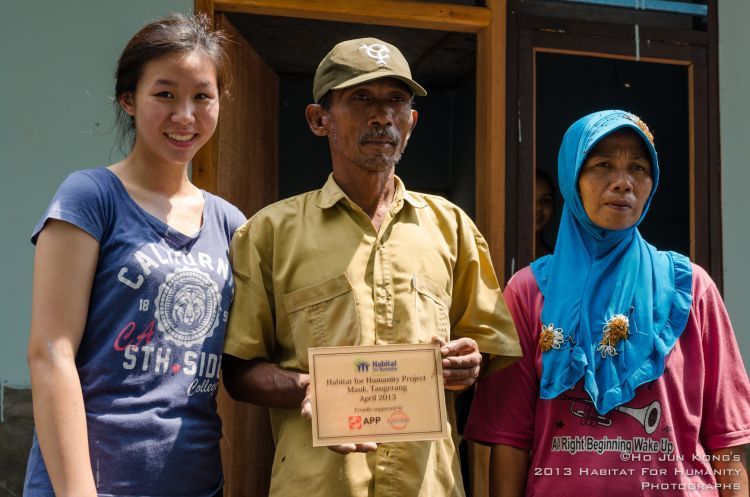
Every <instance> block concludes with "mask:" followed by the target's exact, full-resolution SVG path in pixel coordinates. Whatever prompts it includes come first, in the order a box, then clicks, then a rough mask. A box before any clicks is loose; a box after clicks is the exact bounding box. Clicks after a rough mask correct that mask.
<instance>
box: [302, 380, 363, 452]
mask: <svg viewBox="0 0 750 497" xmlns="http://www.w3.org/2000/svg"><path fill="white" fill-rule="evenodd" d="M300 414H302V417H303V418H305V419H312V387H311V386H310V385H309V384H308V385H307V391H306V392H305V398H304V399H302V406H301V409H300ZM328 449H329V450H332V451H333V452H337V453H339V454H343V455H346V454H351V453H352V452H372V451H374V450H377V449H378V444H377V443H375V442H364V443H361V444H342V445H329V446H328Z"/></svg>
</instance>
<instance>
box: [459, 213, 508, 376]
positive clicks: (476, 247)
mask: <svg viewBox="0 0 750 497" xmlns="http://www.w3.org/2000/svg"><path fill="white" fill-rule="evenodd" d="M463 221H464V222H462V223H461V227H460V228H459V229H460V230H461V233H460V239H459V244H460V245H459V251H458V257H457V261H456V266H455V270H454V275H453V294H452V302H451V308H450V321H451V335H452V337H454V338H455V337H469V338H473V339H474V340H476V342H477V345H478V346H479V350H480V351H481V352H483V353H487V354H490V367H489V371H490V372H491V371H495V370H497V369H500V368H502V367H505V366H507V365H508V364H511V363H513V362H514V361H516V360H517V359H518V357H520V356H521V347H520V346H519V344H518V334H517V333H516V328H515V326H514V325H513V320H512V318H511V316H510V314H509V312H508V307H507V306H506V305H505V301H504V300H503V294H502V291H501V289H500V284H499V283H498V282H497V276H495V270H494V268H493V267H492V259H491V258H490V251H489V247H488V246H487V242H486V241H485V240H484V237H483V236H482V234H481V233H479V230H478V229H477V228H476V226H474V223H472V222H471V220H470V219H468V217H466V218H465V219H464V220H463Z"/></svg>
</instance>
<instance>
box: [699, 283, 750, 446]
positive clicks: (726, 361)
mask: <svg viewBox="0 0 750 497" xmlns="http://www.w3.org/2000/svg"><path fill="white" fill-rule="evenodd" d="M701 272H702V271H701ZM702 273H703V272H702ZM702 277H704V278H706V279H709V277H708V275H706V274H705V273H703V274H702ZM693 306H694V311H695V312H696V314H697V317H698V319H700V323H701V332H702V335H703V356H704V361H705V368H706V373H705V375H706V377H705V393H704V396H703V416H702V422H701V435H700V436H701V442H702V444H703V446H704V447H705V448H706V449H707V450H716V449H723V448H726V447H734V446H737V445H742V444H746V443H749V442H750V385H748V378H747V373H746V372H745V367H744V365H743V363H742V356H741V355H740V352H739V348H738V347H737V341H736V339H735V336H734V332H733V331H732V325H731V323H730V322H729V316H728V315H727V311H726V308H725V307H724V302H723V301H722V299H721V295H720V294H719V290H718V289H717V288H716V285H714V283H713V282H712V281H710V283H709V285H708V288H707V289H706V291H705V293H704V294H703V295H702V296H701V298H700V299H699V300H698V301H697V302H694V304H693Z"/></svg>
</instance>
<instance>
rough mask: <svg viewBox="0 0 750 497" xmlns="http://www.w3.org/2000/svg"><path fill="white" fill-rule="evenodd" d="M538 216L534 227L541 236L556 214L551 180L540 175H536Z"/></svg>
mask: <svg viewBox="0 0 750 497" xmlns="http://www.w3.org/2000/svg"><path fill="white" fill-rule="evenodd" d="M534 189H535V191H536V215H535V220H534V226H535V231H536V234H537V235H538V234H540V233H541V232H542V231H544V228H546V227H547V225H548V224H549V222H550V220H551V219H552V214H554V212H555V196H554V194H553V192H552V185H551V184H550V182H549V180H548V179H547V178H545V177H544V176H541V175H539V174H537V175H536V185H535V188H534Z"/></svg>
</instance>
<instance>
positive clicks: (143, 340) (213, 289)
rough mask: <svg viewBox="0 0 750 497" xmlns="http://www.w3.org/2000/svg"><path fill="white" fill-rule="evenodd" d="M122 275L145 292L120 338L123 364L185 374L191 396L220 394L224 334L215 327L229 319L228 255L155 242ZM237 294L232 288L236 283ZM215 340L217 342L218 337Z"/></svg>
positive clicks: (134, 369) (142, 369)
mask: <svg viewBox="0 0 750 497" xmlns="http://www.w3.org/2000/svg"><path fill="white" fill-rule="evenodd" d="M132 260H133V261H134V262H135V263H136V264H134V265H132V266H124V267H122V268H121V269H120V270H119V272H118V274H117V279H118V281H119V282H120V283H122V284H124V285H125V286H127V287H129V288H130V289H132V290H133V291H136V292H139V294H140V295H139V298H138V301H137V302H138V306H137V309H136V310H137V313H138V314H137V315H136V316H133V317H131V318H130V319H131V320H130V321H129V322H128V323H127V324H125V326H123V327H122V328H121V329H120V330H119V332H118V333H117V336H116V338H115V341H114V350H115V351H118V352H122V354H123V355H122V359H123V360H122V363H121V364H122V368H123V369H124V370H126V371H131V372H132V373H136V374H143V373H146V374H156V375H172V376H175V375H179V376H185V377H188V378H189V379H190V381H189V382H188V383H187V384H185V387H184V388H185V391H186V394H187V396H188V397H191V396H193V395H195V394H209V395H213V394H215V393H216V390H217V388H218V384H219V372H220V369H221V345H220V343H219V342H217V343H213V340H219V341H221V337H218V338H216V337H215V336H214V333H215V330H216V329H218V326H219V324H220V323H222V322H226V320H227V311H226V310H223V308H224V307H226V303H225V302H224V298H226V297H223V296H222V291H221V290H220V288H221V287H220V284H219V283H217V280H216V279H215V278H218V280H219V281H220V282H222V283H221V285H222V286H224V284H225V282H227V281H231V274H230V272H229V264H228V261H227V260H226V259H225V258H223V257H222V258H217V259H215V258H214V257H212V256H211V255H209V254H206V253H203V252H201V251H194V252H193V253H188V252H182V251H177V250H172V249H169V248H166V247H163V246H160V245H159V244H155V243H149V244H147V245H145V246H142V247H139V250H136V252H135V253H134V254H133V255H132ZM230 292H231V287H230ZM212 339H213V340H212Z"/></svg>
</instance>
